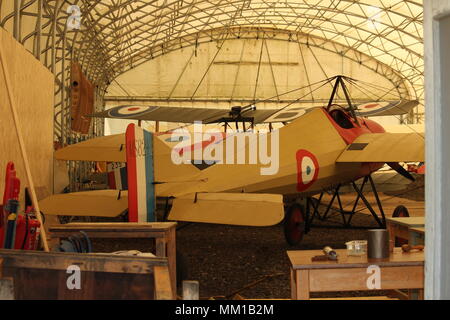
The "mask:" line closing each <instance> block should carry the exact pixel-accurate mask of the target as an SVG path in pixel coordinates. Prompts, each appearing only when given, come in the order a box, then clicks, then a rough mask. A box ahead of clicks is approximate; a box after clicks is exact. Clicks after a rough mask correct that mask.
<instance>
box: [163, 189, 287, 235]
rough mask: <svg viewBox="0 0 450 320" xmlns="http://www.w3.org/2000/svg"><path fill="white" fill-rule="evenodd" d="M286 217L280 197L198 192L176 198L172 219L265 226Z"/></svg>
mask: <svg viewBox="0 0 450 320" xmlns="http://www.w3.org/2000/svg"><path fill="white" fill-rule="evenodd" d="M283 217H284V206H283V196H281V195H273V194H248V193H198V194H197V195H195V194H191V195H188V196H183V197H180V198H176V199H174V201H173V205H172V210H171V211H170V215H169V220H176V221H189V222H203V223H216V224H228V225H240V226H253V227H266V226H273V225H276V224H278V223H279V222H281V220H283Z"/></svg>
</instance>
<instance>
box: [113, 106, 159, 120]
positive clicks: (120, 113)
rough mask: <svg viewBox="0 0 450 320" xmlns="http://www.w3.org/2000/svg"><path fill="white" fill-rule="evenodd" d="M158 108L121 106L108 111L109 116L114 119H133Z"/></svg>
mask: <svg viewBox="0 0 450 320" xmlns="http://www.w3.org/2000/svg"><path fill="white" fill-rule="evenodd" d="M157 108H158V107H146V106H121V107H116V108H112V109H110V110H108V114H109V116H110V117H113V118H133V117H138V116H142V115H144V114H147V113H149V112H152V111H154V110H155V109H157Z"/></svg>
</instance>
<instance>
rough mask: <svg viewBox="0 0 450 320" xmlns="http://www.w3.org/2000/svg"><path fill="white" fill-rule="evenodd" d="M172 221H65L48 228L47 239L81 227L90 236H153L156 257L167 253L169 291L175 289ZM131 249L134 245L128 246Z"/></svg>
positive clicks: (62, 235)
mask: <svg viewBox="0 0 450 320" xmlns="http://www.w3.org/2000/svg"><path fill="white" fill-rule="evenodd" d="M176 226H177V224H176V223H175V222H156V223H68V224H64V225H57V226H51V227H50V228H49V232H50V237H51V241H52V242H53V243H55V242H59V240H60V239H62V238H67V237H69V236H71V235H73V234H74V233H77V232H79V231H84V232H86V234H87V235H88V236H89V238H91V239H155V246H156V251H155V252H154V253H155V254H156V256H158V257H167V259H168V264H169V272H170V279H171V281H172V291H173V292H176V290H177V273H176V270H177V267H176V263H177V261H176ZM129 249H134V248H129Z"/></svg>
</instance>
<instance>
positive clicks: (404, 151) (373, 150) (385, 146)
mask: <svg viewBox="0 0 450 320" xmlns="http://www.w3.org/2000/svg"><path fill="white" fill-rule="evenodd" d="M424 161H425V137H424V136H423V135H421V134H418V133H370V134H363V135H361V136H360V137H358V138H357V139H356V140H355V141H354V142H353V143H352V144H350V145H349V146H348V147H347V149H346V150H345V151H344V152H343V153H342V154H341V155H340V156H339V158H338V159H337V161H336V162H424Z"/></svg>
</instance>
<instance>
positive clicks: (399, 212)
mask: <svg viewBox="0 0 450 320" xmlns="http://www.w3.org/2000/svg"><path fill="white" fill-rule="evenodd" d="M392 217H393V218H407V217H409V212H408V209H406V207H405V206H402V205H399V206H397V207H396V208H395V209H394V213H392ZM394 243H395V246H396V247H401V246H402V245H404V244H408V240H407V239H402V238H397V237H396V238H395V239H394Z"/></svg>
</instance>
